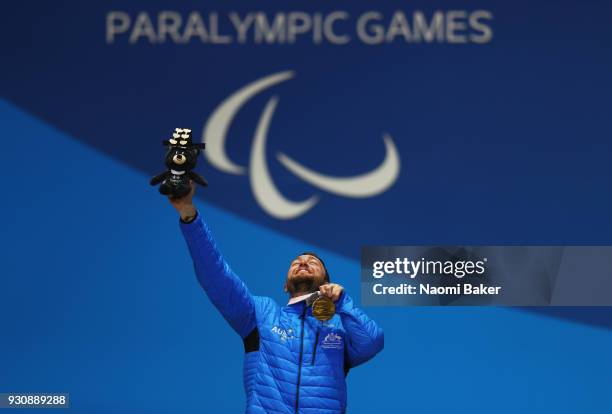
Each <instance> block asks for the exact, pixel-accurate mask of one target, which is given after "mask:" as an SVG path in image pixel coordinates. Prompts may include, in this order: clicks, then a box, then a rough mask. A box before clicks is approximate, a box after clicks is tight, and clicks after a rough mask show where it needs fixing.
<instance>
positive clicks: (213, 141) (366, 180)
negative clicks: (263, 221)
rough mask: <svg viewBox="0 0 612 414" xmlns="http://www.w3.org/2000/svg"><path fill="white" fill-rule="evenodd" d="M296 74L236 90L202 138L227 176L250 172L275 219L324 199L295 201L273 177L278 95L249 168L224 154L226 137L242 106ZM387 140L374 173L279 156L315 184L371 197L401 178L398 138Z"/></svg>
mask: <svg viewBox="0 0 612 414" xmlns="http://www.w3.org/2000/svg"><path fill="white" fill-rule="evenodd" d="M293 77H294V73H293V71H285V72H279V73H275V74H273V75H269V76H266V77H264V78H261V79H258V80H256V81H255V82H252V83H250V84H248V85H246V86H244V87H242V88H241V89H239V90H238V91H236V92H234V93H233V94H232V95H230V96H229V97H228V98H227V99H226V100H224V101H223V102H222V103H221V104H220V105H219V106H218V107H217V108H216V109H215V111H214V112H213V113H212V115H211V116H210V118H209V119H208V122H207V123H206V126H205V127H204V132H203V136H202V140H203V141H204V140H206V144H207V145H206V151H204V156H205V157H206V158H207V159H208V162H210V164H211V165H213V166H214V167H215V168H217V169H219V170H220V171H223V172H226V173H228V174H236V175H246V174H247V172H248V176H249V181H250V184H251V190H252V191H253V195H254V196H255V200H256V201H257V203H258V204H259V205H260V206H261V208H262V209H263V210H264V211H266V212H267V213H268V214H270V215H271V216H272V217H275V218H277V219H281V220H290V219H293V218H296V217H299V216H301V215H303V214H304V213H306V212H307V211H308V210H310V209H311V208H312V207H313V206H314V205H315V204H317V202H318V201H319V197H318V196H317V195H316V194H315V195H312V196H310V197H309V198H308V199H306V200H303V201H297V202H296V201H291V200H289V199H287V198H286V197H285V196H283V194H281V192H280V191H279V190H278V189H277V188H276V186H275V185H274V182H273V180H272V177H271V176H270V172H269V170H268V164H267V160H266V139H267V135H268V127H269V126H270V121H271V120H272V115H274V110H275V109H276V105H277V104H278V97H276V96H273V97H271V98H270V99H269V100H268V103H267V104H266V106H265V108H264V110H263V112H262V114H261V117H260V118H259V122H258V125H257V128H256V129H255V135H254V138H253V145H252V147H251V154H250V159H249V166H248V169H247V168H246V167H243V166H241V165H237V164H236V163H234V162H233V161H232V160H230V159H229V157H228V156H227V154H226V152H225V139H226V137H227V130H228V129H229V126H230V124H231V122H232V120H233V119H234V117H235V116H236V114H237V113H238V111H239V110H240V108H242V106H244V105H245V104H246V103H247V102H248V101H249V100H250V99H251V98H252V97H253V96H255V95H257V94H258V93H260V92H261V91H263V90H265V89H268V88H270V87H272V86H274V85H276V84H278V83H281V82H284V81H286V80H289V79H291V78H293ZM383 142H384V144H385V149H386V152H385V158H384V160H383V161H382V162H381V163H380V165H379V166H378V167H376V168H375V169H373V170H371V171H369V172H366V173H363V174H360V175H356V176H351V177H333V176H329V175H324V174H321V173H318V172H316V171H314V170H311V169H309V168H307V167H305V166H303V165H301V164H300V163H298V162H297V161H295V160H294V159H292V158H291V157H289V156H288V155H286V154H284V153H282V152H279V153H278V154H277V155H276V158H277V160H278V161H279V162H280V163H281V164H282V165H283V166H284V167H285V168H287V169H288V170H289V171H291V172H292V173H293V174H295V175H296V176H297V177H299V178H301V179H302V180H303V181H305V182H307V183H308V184H310V185H312V186H313V187H315V188H318V189H320V190H323V191H327V192H329V193H332V194H336V195H339V196H344V197H351V198H365V197H372V196H375V195H377V194H380V193H382V192H383V191H385V190H387V189H388V188H389V187H390V186H391V185H393V183H394V182H395V181H396V180H397V177H398V176H399V171H400V159H399V154H398V152H397V148H396V147H395V144H394V143H393V139H392V138H391V136H389V135H388V134H384V135H383Z"/></svg>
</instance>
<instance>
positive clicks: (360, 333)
mask: <svg viewBox="0 0 612 414" xmlns="http://www.w3.org/2000/svg"><path fill="white" fill-rule="evenodd" d="M336 312H337V313H338V314H339V315H340V318H341V320H342V325H343V326H344V330H345V331H346V335H347V341H346V343H345V344H346V345H345V346H346V351H347V357H348V362H349V366H350V367H355V366H357V365H360V364H363V363H364V362H366V361H368V360H369V359H371V358H372V357H374V355H376V354H377V353H379V352H380V351H382V349H383V347H384V345H385V337H384V334H383V330H382V329H381V328H380V327H379V326H378V325H377V324H376V322H374V321H373V320H372V319H370V318H369V317H368V315H366V314H365V313H364V312H363V311H361V309H359V308H357V307H356V306H355V304H354V303H353V299H351V297H350V296H348V295H347V294H346V292H343V293H342V296H341V297H340V299H339V300H338V303H336Z"/></svg>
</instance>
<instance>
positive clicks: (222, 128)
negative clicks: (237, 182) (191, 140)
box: [202, 71, 294, 174]
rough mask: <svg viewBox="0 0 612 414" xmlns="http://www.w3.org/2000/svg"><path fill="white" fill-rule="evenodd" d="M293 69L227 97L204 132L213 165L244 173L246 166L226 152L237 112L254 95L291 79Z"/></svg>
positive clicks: (208, 155) (220, 168) (232, 171)
mask: <svg viewBox="0 0 612 414" xmlns="http://www.w3.org/2000/svg"><path fill="white" fill-rule="evenodd" d="M293 76H294V72H293V71H284V72H279V73H275V74H273V75H269V76H266V77H264V78H261V79H259V80H256V81H255V82H252V83H249V84H248V85H246V86H244V87H242V88H240V89H239V90H237V91H236V92H234V93H233V94H232V95H230V96H229V97H228V98H227V99H225V100H224V101H223V102H222V103H221V104H219V106H218V107H217V109H215V111H214V112H213V113H212V115H211V116H210V118H208V122H207V123H206V126H205V127H204V131H203V133H202V142H206V151H203V153H204V156H205V157H206V159H207V160H208V162H210V163H211V164H212V165H213V166H215V167H216V168H218V169H219V170H221V171H224V172H226V173H230V174H244V173H245V168H244V167H242V166H240V165H238V164H235V163H234V162H232V161H231V160H230V159H229V158H228V156H227V154H226V153H225V138H226V135H227V130H228V129H229V125H230V123H231V122H232V120H233V119H234V116H236V113H237V112H238V111H239V110H240V108H242V106H243V105H244V104H245V103H246V102H247V101H248V100H249V99H251V98H252V97H253V96H255V95H257V94H258V93H259V92H261V91H262V90H264V89H266V88H269V87H271V86H273V85H276V84H277V83H280V82H283V81H286V80H287V79H291V78H292V77H293Z"/></svg>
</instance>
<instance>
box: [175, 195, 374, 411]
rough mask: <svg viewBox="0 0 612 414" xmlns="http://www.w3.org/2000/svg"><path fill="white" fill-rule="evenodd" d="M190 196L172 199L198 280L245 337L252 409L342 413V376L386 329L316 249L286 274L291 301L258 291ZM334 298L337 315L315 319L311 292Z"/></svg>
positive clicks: (249, 408)
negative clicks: (334, 277)
mask: <svg viewBox="0 0 612 414" xmlns="http://www.w3.org/2000/svg"><path fill="white" fill-rule="evenodd" d="M194 189H195V187H194V186H192V190H191V193H190V194H188V195H187V196H185V197H183V198H181V199H171V200H170V202H171V203H172V205H173V206H174V207H175V208H176V209H177V211H178V212H179V214H180V217H181V218H180V227H181V230H182V232H183V235H184V236H185V240H186V241H187V245H188V246H189V252H190V253H191V258H192V259H193V263H194V267H195V272H196V275H197V278H198V281H199V282H200V284H201V285H202V287H203V288H204V290H205V291H206V294H207V295H208V297H209V298H210V300H211V301H212V303H213V304H214V305H215V307H216V308H217V309H218V310H219V312H221V314H222V315H223V317H224V318H225V319H226V320H227V322H228V323H229V324H230V325H231V327H232V328H233V329H234V330H235V331H236V332H237V333H238V335H240V337H241V338H242V340H243V342H244V349H245V357H244V374H243V375H244V388H245V391H246V396H247V408H246V412H247V413H262V414H263V413H283V414H284V413H287V414H290V413H293V414H297V413H304V414H324V413H343V412H345V410H346V382H345V376H346V373H347V372H348V370H349V369H350V368H353V367H356V366H357V365H360V364H363V363H364V362H366V361H367V360H369V359H370V358H372V357H373V356H374V355H376V354H377V353H378V352H379V351H380V350H382V348H383V344H384V337H383V331H382V329H381V328H380V327H378V325H376V323H375V322H374V321H373V320H371V319H370V318H368V316H367V315H366V314H365V313H363V312H362V311H361V310H360V309H358V308H357V307H356V306H355V304H354V303H353V300H352V299H351V298H350V297H349V296H348V295H347V294H346V292H344V289H343V288H342V286H340V285H338V284H335V283H330V280H329V274H328V273H327V269H326V268H325V265H324V263H323V262H322V260H321V259H320V258H318V257H317V256H316V255H315V254H314V253H304V254H301V255H299V256H298V257H296V258H295V259H294V260H293V261H292V262H291V265H290V267H289V271H288V272H287V280H286V281H285V291H286V292H287V293H288V294H289V296H290V300H289V303H288V304H287V305H285V306H279V305H278V304H276V303H275V302H274V301H273V300H272V299H271V298H268V297H262V296H253V295H251V293H250V292H249V291H248V289H247V287H246V285H245V284H244V283H243V282H242V280H240V279H239V278H238V276H236V274H234V272H233V271H232V270H231V269H230V267H229V265H228V264H227V262H226V261H225V260H224V259H223V256H222V255H221V253H220V252H219V250H218V249H217V246H216V244H215V242H214V240H213V238H212V236H211V233H210V230H209V229H208V227H207V225H206V223H204V221H203V220H202V217H201V216H200V215H199V214H198V212H197V210H196V208H195V206H194V205H193V201H192V200H193V193H194V191H195V190H194ZM317 291H318V292H320V294H321V295H324V296H326V297H327V298H329V299H331V300H332V301H333V302H334V303H335V307H336V309H335V312H336V313H335V315H334V316H333V317H332V318H331V319H329V320H327V321H323V320H320V319H317V318H315V317H313V316H312V306H310V305H311V296H312V293H313V292H317Z"/></svg>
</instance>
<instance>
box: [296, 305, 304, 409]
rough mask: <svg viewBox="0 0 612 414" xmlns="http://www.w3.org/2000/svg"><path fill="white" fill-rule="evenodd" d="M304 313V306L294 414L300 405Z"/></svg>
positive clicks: (301, 317)
mask: <svg viewBox="0 0 612 414" xmlns="http://www.w3.org/2000/svg"><path fill="white" fill-rule="evenodd" d="M305 315H306V306H304V310H303V311H302V315H301V316H300V319H301V320H302V323H301V325H302V331H301V332H300V357H299V359H298V375H297V386H296V389H295V414H298V409H299V406H300V382H301V380H302V358H303V357H304V319H305Z"/></svg>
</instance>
